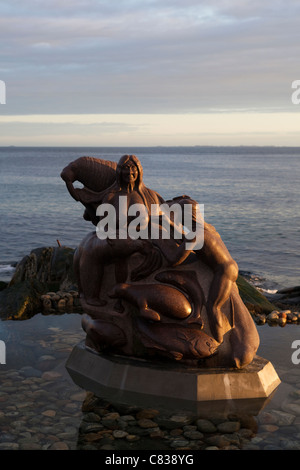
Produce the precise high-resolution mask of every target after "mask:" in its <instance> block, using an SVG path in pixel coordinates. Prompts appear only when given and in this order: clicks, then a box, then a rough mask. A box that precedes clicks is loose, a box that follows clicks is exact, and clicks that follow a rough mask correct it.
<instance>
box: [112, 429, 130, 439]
mask: <svg viewBox="0 0 300 470" xmlns="http://www.w3.org/2000/svg"><path fill="white" fill-rule="evenodd" d="M126 436H128V432H126V431H121V430H119V429H116V430H115V431H114V432H113V437H114V438H115V439H124V438H125V437H126Z"/></svg>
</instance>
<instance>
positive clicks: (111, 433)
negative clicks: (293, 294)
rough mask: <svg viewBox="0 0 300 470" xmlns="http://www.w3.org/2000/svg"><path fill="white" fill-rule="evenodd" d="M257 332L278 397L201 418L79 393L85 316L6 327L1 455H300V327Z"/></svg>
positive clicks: (41, 318) (213, 407)
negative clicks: (77, 368)
mask: <svg viewBox="0 0 300 470" xmlns="http://www.w3.org/2000/svg"><path fill="white" fill-rule="evenodd" d="M258 331H259V334H260V338H261V346H260V348H259V351H258V354H259V355H260V356H262V357H264V358H266V359H268V360H270V361H271V362H272V364H273V365H274V367H275V369H276V371H277V373H278V375H279V377H280V379H281V380H282V383H281V384H280V385H279V387H278V388H277V389H276V391H275V392H274V393H273V394H272V396H270V397H269V398H268V399H266V400H251V401H248V400H247V401H245V400H241V401H239V400H235V401H230V400H229V401H226V402H215V403H213V404H210V406H206V405H207V404H202V406H200V407H198V409H197V412H196V413H195V412H194V411H191V410H190V411H187V410H182V409H180V407H175V406H174V407H173V409H172V410H170V411H167V410H166V408H164V409H163V410H162V409H160V410H159V409H157V408H158V407H157V406H156V407H155V406H154V405H153V406H151V408H150V407H149V406H148V404H147V406H144V407H143V406H140V405H139V406H133V405H130V406H129V405H124V404H123V405H120V404H113V403H110V402H108V401H105V400H103V399H100V398H96V397H94V396H93V395H91V394H90V393H89V392H86V391H84V390H81V389H80V388H79V387H78V386H77V385H75V384H74V382H73V381H72V380H71V378H70V376H69V374H68V372H67V371H66V368H65V364H66V360H67V358H68V357H69V354H70V352H71V350H72V349H73V347H74V346H75V345H76V344H78V343H79V342H81V341H82V340H83V339H84V332H83V331H82V329H81V317H80V315H79V314H64V315H59V316H57V315H47V316H45V315H36V316H35V317H33V318H31V319H30V320H25V321H2V322H1V323H0V339H1V340H2V341H4V342H5V344H6V359H7V361H6V364H1V365H0V381H1V388H0V449H12V450H17V449H34V450H35V449H37V450H38V449H43V450H46V449H117V450H118V449H120V450H125V449H161V450H163V449H184V448H187V449H207V448H216V449H217V448H218V449H253V450H255V449H300V365H296V364H293V362H292V360H291V356H292V353H293V349H292V347H291V345H292V342H293V341H294V340H297V339H298V340H299V339H300V330H299V325H287V326H286V327H284V328H280V327H277V328H270V327H269V326H268V325H263V326H258ZM145 405H146V404H145Z"/></svg>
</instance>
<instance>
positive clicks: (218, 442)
mask: <svg viewBox="0 0 300 470" xmlns="http://www.w3.org/2000/svg"><path fill="white" fill-rule="evenodd" d="M205 441H206V443H207V444H209V445H210V446H216V447H218V448H222V447H225V446H228V445H230V441H229V440H228V439H227V438H226V437H225V436H223V435H221V434H216V435H214V436H210V437H206V438H205Z"/></svg>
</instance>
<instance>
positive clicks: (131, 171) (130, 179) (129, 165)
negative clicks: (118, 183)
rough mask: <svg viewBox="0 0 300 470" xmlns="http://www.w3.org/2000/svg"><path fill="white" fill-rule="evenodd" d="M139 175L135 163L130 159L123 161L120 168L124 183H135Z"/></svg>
mask: <svg viewBox="0 0 300 470" xmlns="http://www.w3.org/2000/svg"><path fill="white" fill-rule="evenodd" d="M138 175H139V172H138V169H137V167H136V165H135V164H134V163H133V162H131V161H130V160H129V161H127V162H126V163H124V165H123V166H122V168H121V180H122V181H123V182H124V183H126V184H129V183H135V181H136V180H137V178H138Z"/></svg>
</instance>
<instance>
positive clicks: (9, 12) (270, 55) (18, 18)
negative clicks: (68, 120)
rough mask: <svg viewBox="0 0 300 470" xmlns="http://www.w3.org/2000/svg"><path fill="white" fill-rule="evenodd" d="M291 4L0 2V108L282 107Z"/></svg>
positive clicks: (289, 67)
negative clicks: (2, 89)
mask: <svg viewBox="0 0 300 470" xmlns="http://www.w3.org/2000/svg"><path fill="white" fill-rule="evenodd" d="M299 9H300V6H299V5H297V4H296V2H293V1H292V0H287V1H285V2H283V1H279V0H277V1H271V0H266V1H265V2H259V1H258V0H251V1H250V0H245V1H243V2H240V1H238V0H218V1H216V0H212V1H208V0H207V1H202V2H199V1H198V0H197V1H196V0H194V1H193V0H187V1H185V2H182V1H181V0H174V1H171V0H143V1H140V0H119V1H118V2H112V1H111V0H106V1H103V0H97V1H96V0H86V1H84V0H72V1H71V0H67V1H64V2H61V1H60V2H58V1H56V0H52V1H50V0H44V1H41V0H27V1H26V2H20V1H19V0H10V1H9V2H8V1H3V2H1V9H0V13H1V17H0V30H1V36H2V39H1V55H2V60H1V70H2V71H3V72H1V77H0V78H1V79H3V80H5V82H6V84H7V105H6V108H5V111H4V113H5V114H23V113H24V114H30V113H37V114H41V113H46V114H47V113H48V114H49V113H64V114H66V113H75V114H76V113H145V112H148V113H182V112H211V110H217V109H228V110H230V109H232V108H233V109H237V108H243V109H259V108H260V106H261V107H262V108H268V109H270V110H272V109H273V110H274V109H280V110H288V109H289V107H290V83H291V82H292V81H293V80H295V79H297V78H299V77H298V76H297V74H298V57H299V46H298V42H297V41H296V40H295V38H297V37H298V34H299V33H298V26H299V25H298V14H299ZM2 111H3V110H2V108H1V112H2Z"/></svg>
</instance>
